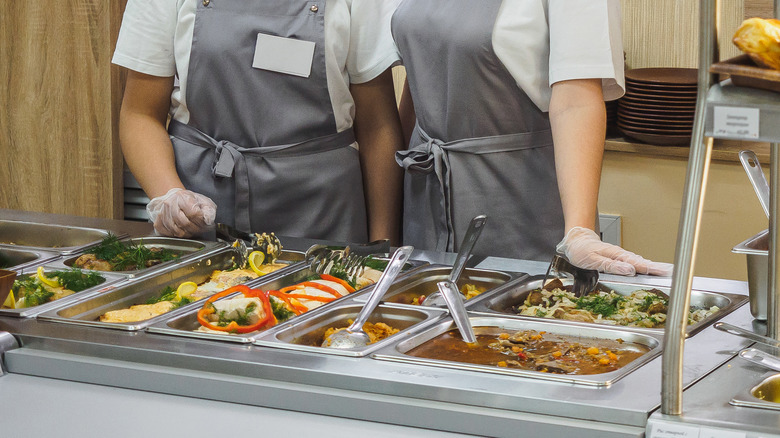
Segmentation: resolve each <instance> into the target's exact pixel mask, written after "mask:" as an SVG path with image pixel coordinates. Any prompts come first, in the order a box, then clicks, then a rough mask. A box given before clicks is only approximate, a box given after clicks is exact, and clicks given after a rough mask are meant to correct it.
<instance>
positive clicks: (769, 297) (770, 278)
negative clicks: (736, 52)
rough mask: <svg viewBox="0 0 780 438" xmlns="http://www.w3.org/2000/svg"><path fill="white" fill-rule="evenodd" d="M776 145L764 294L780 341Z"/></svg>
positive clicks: (778, 8)
mask: <svg viewBox="0 0 780 438" xmlns="http://www.w3.org/2000/svg"><path fill="white" fill-rule="evenodd" d="M774 12H775V17H777V16H778V12H780V0H775V11H774ZM777 145H778V144H777V143H771V144H770V145H769V151H770V157H771V164H770V166H769V184H770V185H769V192H770V195H771V196H770V197H769V212H770V214H769V261H768V263H769V269H768V271H767V272H768V275H767V294H766V301H767V303H766V334H767V336H769V337H770V338H773V339H780V299H779V298H778V296H777V293H778V291H780V265H778V262H780V260H779V259H778V236H780V234H778V233H780V222H778V220H777V212H778V207H779V206H780V156H778V148H777Z"/></svg>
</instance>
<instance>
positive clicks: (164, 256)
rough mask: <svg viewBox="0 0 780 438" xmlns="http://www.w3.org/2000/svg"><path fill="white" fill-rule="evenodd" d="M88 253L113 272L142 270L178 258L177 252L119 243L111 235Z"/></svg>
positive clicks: (117, 239) (140, 244) (141, 244)
mask: <svg viewBox="0 0 780 438" xmlns="http://www.w3.org/2000/svg"><path fill="white" fill-rule="evenodd" d="M90 253H91V254H94V255H95V257H96V258H98V259H100V260H105V261H107V262H108V263H110V264H111V267H112V269H113V270H114V271H130V270H137V269H143V268H146V267H148V266H152V265H155V264H158V263H162V262H167V261H169V260H174V259H176V258H178V257H179V254H178V253H177V252H175V251H172V250H170V249H165V248H149V247H147V246H145V245H144V244H143V243H139V244H134V243H129V242H128V243H126V242H121V241H120V240H119V238H118V237H116V236H115V235H113V234H109V235H107V236H106V237H104V238H103V241H102V242H100V245H98V246H96V247H95V248H93V249H92V250H90Z"/></svg>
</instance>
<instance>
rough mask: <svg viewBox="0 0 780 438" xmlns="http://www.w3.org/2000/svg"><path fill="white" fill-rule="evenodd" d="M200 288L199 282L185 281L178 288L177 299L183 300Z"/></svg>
mask: <svg viewBox="0 0 780 438" xmlns="http://www.w3.org/2000/svg"><path fill="white" fill-rule="evenodd" d="M196 290H198V284H197V283H194V282H192V281H185V282H184V283H182V284H180V285H179V287H178V288H176V301H181V299H182V298H187V297H189V296H190V295H192V294H193V293H194V292H195V291H196Z"/></svg>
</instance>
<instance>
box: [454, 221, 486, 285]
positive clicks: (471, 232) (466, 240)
mask: <svg viewBox="0 0 780 438" xmlns="http://www.w3.org/2000/svg"><path fill="white" fill-rule="evenodd" d="M485 221H487V216H485V215H484V214H481V215H479V216H477V217H475V218H474V219H472V220H471V223H469V228H468V230H466V235H465V236H463V243H462V244H461V245H460V248H459V249H458V256H457V258H456V259H455V263H454V264H453V265H452V271H450V281H451V282H453V283H455V284H458V279H459V278H460V274H461V273H463V268H465V267H466V262H467V261H468V259H469V256H470V255H471V250H472V249H474V244H475V243H477V239H479V235H480V234H482V229H483V228H484V225H485Z"/></svg>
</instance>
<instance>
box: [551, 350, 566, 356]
mask: <svg viewBox="0 0 780 438" xmlns="http://www.w3.org/2000/svg"><path fill="white" fill-rule="evenodd" d="M552 355H553V357H561V356H563V353H561V352H560V350H558V351H553V354H552Z"/></svg>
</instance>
